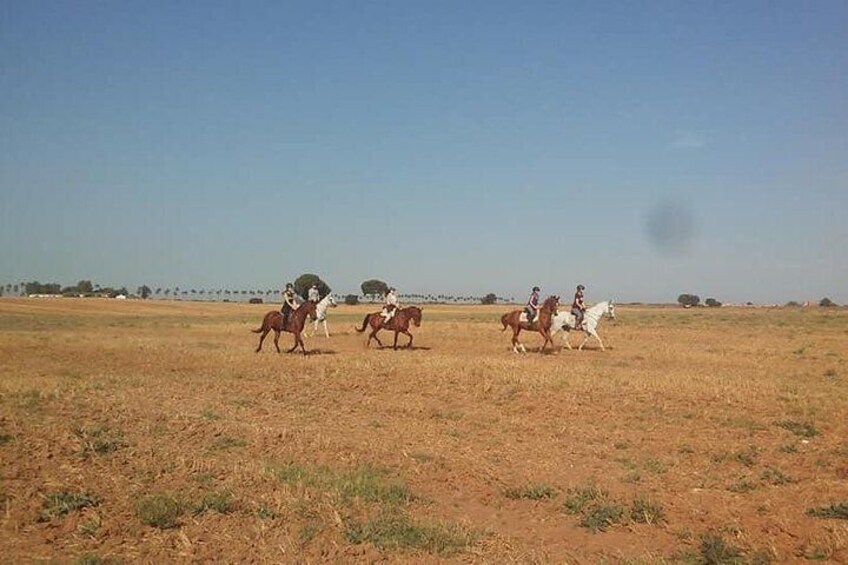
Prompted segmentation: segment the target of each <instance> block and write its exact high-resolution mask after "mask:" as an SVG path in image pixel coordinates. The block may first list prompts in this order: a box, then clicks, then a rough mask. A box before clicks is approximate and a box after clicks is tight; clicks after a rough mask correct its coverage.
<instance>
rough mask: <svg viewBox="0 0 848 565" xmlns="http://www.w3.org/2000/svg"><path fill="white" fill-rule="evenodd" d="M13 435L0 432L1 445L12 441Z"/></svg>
mask: <svg viewBox="0 0 848 565" xmlns="http://www.w3.org/2000/svg"><path fill="white" fill-rule="evenodd" d="M12 437H13V436H12V435H11V434H0V445H5V444H7V443H9V442H10V441H12Z"/></svg>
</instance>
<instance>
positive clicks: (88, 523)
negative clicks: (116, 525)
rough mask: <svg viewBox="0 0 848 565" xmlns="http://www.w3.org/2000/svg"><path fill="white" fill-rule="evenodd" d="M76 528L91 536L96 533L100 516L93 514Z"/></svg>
mask: <svg viewBox="0 0 848 565" xmlns="http://www.w3.org/2000/svg"><path fill="white" fill-rule="evenodd" d="M77 529H78V530H79V533H81V534H82V535H84V536H88V537H91V538H93V537H94V534H96V533H97V530H99V529H100V516H97V515H95V516H93V517H91V518H89V519H88V520H85V521H84V522H82V523H81V524H80V525H79V527H78V528H77Z"/></svg>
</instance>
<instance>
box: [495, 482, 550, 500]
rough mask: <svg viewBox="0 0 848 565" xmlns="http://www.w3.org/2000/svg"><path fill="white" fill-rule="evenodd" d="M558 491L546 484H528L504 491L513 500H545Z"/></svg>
mask: <svg viewBox="0 0 848 565" xmlns="http://www.w3.org/2000/svg"><path fill="white" fill-rule="evenodd" d="M556 493H557V490H556V488H554V487H552V486H551V485H546V484H539V485H527V486H523V487H517V488H510V489H507V490H506V491H504V495H505V496H506V497H507V498H511V499H513V500H521V499H524V500H545V499H548V498H553V497H555V496H556Z"/></svg>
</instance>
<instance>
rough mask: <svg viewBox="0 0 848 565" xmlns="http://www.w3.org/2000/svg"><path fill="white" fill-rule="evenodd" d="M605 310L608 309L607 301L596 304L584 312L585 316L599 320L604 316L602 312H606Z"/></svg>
mask: <svg viewBox="0 0 848 565" xmlns="http://www.w3.org/2000/svg"><path fill="white" fill-rule="evenodd" d="M607 308H609V301H607V300H605V301H603V302H598V303H597V304H595V305H594V306H592V307H591V308H589V309H588V310H586V316H587V317H592V318H595V319H597V320H600V319H601V316H603V315H604V312H606V310H607Z"/></svg>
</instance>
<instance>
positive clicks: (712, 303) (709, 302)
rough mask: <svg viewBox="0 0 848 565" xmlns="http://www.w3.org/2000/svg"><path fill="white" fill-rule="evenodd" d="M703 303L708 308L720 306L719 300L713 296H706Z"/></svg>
mask: <svg viewBox="0 0 848 565" xmlns="http://www.w3.org/2000/svg"><path fill="white" fill-rule="evenodd" d="M704 304H706V305H707V306H709V307H710V308H718V307H719V306H721V302H719V301H718V300H716V299H715V298H707V299H706V300H704Z"/></svg>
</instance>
